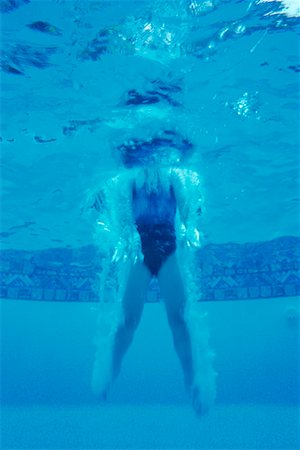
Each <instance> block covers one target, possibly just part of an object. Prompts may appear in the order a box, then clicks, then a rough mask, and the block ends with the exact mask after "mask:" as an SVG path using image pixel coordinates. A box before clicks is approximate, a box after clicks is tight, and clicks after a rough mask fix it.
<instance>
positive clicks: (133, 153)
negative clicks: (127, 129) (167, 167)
mask: <svg viewBox="0 0 300 450" xmlns="http://www.w3.org/2000/svg"><path fill="white" fill-rule="evenodd" d="M193 149H194V145H193V144H192V143H191V142H190V141H189V140H188V139H187V138H185V137H184V136H182V135H181V134H179V133H177V132H176V131H172V130H163V131H162V132H160V133H159V134H158V135H156V136H154V137H151V138H150V139H147V140H142V139H136V138H133V139H130V140H128V141H126V142H124V143H123V144H121V145H119V146H118V147H117V150H118V152H119V153H120V156H121V160H122V163H123V164H124V166H125V167H127V168H132V167H136V166H143V165H147V164H149V163H151V162H155V161H158V160H160V159H161V158H162V157H163V158H168V156H169V157H170V160H171V156H172V152H173V154H174V151H176V152H177V154H179V155H180V160H182V159H184V158H186V157H188V156H190V154H191V153H192V151H193Z"/></svg>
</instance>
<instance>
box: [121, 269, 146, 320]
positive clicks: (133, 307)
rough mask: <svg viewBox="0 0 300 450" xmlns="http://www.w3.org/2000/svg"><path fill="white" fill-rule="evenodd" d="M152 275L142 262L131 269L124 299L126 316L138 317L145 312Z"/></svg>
mask: <svg viewBox="0 0 300 450" xmlns="http://www.w3.org/2000/svg"><path fill="white" fill-rule="evenodd" d="M150 280H151V274H150V272H149V270H148V269H147V267H146V266H145V265H144V263H143V262H142V261H137V262H136V263H135V264H134V265H133V266H132V268H131V270H130V273H129V277H128V282H127V286H126V289H125V293H124V297H123V301H122V304H123V308H124V311H125V312H126V314H129V315H136V314H140V313H141V312H142V310H143V305H144V301H145V297H146V295H147V291H148V286H149V282H150Z"/></svg>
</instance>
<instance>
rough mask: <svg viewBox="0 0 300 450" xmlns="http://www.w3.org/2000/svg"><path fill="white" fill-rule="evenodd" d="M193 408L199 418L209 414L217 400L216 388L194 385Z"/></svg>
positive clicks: (192, 394) (192, 393)
mask: <svg viewBox="0 0 300 450" xmlns="http://www.w3.org/2000/svg"><path fill="white" fill-rule="evenodd" d="M191 396H192V406H193V409H194V411H195V413H196V414H197V416H203V415H205V414H208V412H209V411H210V410H211V408H212V406H213V404H214V400H215V388H214V386H209V385H207V386H201V387H200V386H197V385H194V386H193V387H192V390H191Z"/></svg>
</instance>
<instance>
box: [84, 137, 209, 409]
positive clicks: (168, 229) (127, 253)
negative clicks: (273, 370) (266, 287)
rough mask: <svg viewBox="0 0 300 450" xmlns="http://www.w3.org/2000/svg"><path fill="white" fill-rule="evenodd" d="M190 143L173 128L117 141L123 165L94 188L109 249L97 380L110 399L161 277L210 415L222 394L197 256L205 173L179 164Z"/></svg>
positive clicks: (99, 228)
mask: <svg viewBox="0 0 300 450" xmlns="http://www.w3.org/2000/svg"><path fill="white" fill-rule="evenodd" d="M190 150H191V144H190V143H189V142H188V141H187V140H186V139H178V136H176V135H175V133H174V132H173V131H164V132H163V133H161V134H160V135H159V136H158V137H157V136H156V137H154V138H152V139H150V140H148V141H138V140H130V141H129V142H126V143H125V144H123V145H121V146H119V147H118V152H119V153H120V155H121V159H122V162H123V165H124V166H125V169H124V171H123V172H122V173H121V174H120V175H118V176H116V177H114V178H111V179H109V180H107V181H106V182H104V183H103V184H102V186H101V188H100V189H99V190H97V192H96V193H95V194H93V195H92V200H91V203H90V205H91V206H92V207H93V208H94V209H95V210H96V211H97V215H98V216H97V225H96V239H97V242H98V245H99V248H100V249H101V253H102V255H104V256H105V257H104V259H103V268H102V272H101V275H100V313H99V320H98V332H97V337H96V339H95V343H96V347H97V351H96V356H95V362H94V369H93V377H92V387H93V390H94V392H95V393H96V394H98V395H99V396H100V397H102V398H106V396H107V393H108V391H109V389H110V387H111V385H112V383H113V381H114V380H115V379H116V377H117V376H118V374H119V372H120V368H121V363H122V360H123V357H124V355H125V353H126V351H127V349H128V347H129V346H130V343H131V342H132V339H133V335H134V332H135V330H136V328H137V326H138V324H139V321H140V319H141V315H142V311H143V306H144V300H145V298H146V294H147V290H148V286H149V282H150V280H151V278H152V277H157V280H158V284H159V287H160V292H161V295H162V298H163V301H164V305H165V309H166V313H167V318H168V323H169V325H170V327H171V331H172V336H173V342H174V347H175V350H176V353H177V355H178V357H179V360H180V363H181V366H182V369H183V375H184V381H185V386H186V389H187V391H188V392H189V393H190V395H191V398H192V404H193V407H194V410H195V411H196V412H197V413H198V414H203V413H206V412H207V411H208V410H209V408H210V407H211V406H212V404H213V402H214V399H215V375H216V374H215V372H214V369H213V366H212V359H213V353H212V352H211V351H210V349H209V346H208V332H207V328H206V324H205V316H206V315H205V314H203V313H201V312H200V311H199V303H197V300H198V297H199V294H198V292H197V290H196V289H197V280H196V279H195V273H196V272H197V268H196V266H195V263H194V261H193V260H194V253H195V252H193V249H197V248H199V246H200V232H199V217H200V214H201V203H202V200H201V193H200V180H199V177H198V174H197V173H196V172H194V171H191V170H188V169H182V168H179V167H178V165H179V163H180V162H182V160H183V159H184V156H186V154H187V153H188V152H189V151H190ZM179 262H180V264H179Z"/></svg>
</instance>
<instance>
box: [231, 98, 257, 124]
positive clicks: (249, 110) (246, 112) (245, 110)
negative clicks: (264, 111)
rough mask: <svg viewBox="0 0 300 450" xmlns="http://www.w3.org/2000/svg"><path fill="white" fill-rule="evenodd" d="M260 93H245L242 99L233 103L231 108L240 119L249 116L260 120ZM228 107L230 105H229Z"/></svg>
mask: <svg viewBox="0 0 300 450" xmlns="http://www.w3.org/2000/svg"><path fill="white" fill-rule="evenodd" d="M257 96H258V92H255V93H254V94H249V92H244V93H243V95H242V96H241V97H239V98H238V99H237V100H236V101H235V102H233V103H231V105H230V106H231V108H232V109H233V111H234V112H235V113H236V114H237V115H238V116H240V117H243V118H247V117H249V116H252V115H254V116H256V118H257V119H259V118H260V117H259V115H258V113H259V103H258V98H257ZM227 105H228V103H227Z"/></svg>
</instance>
